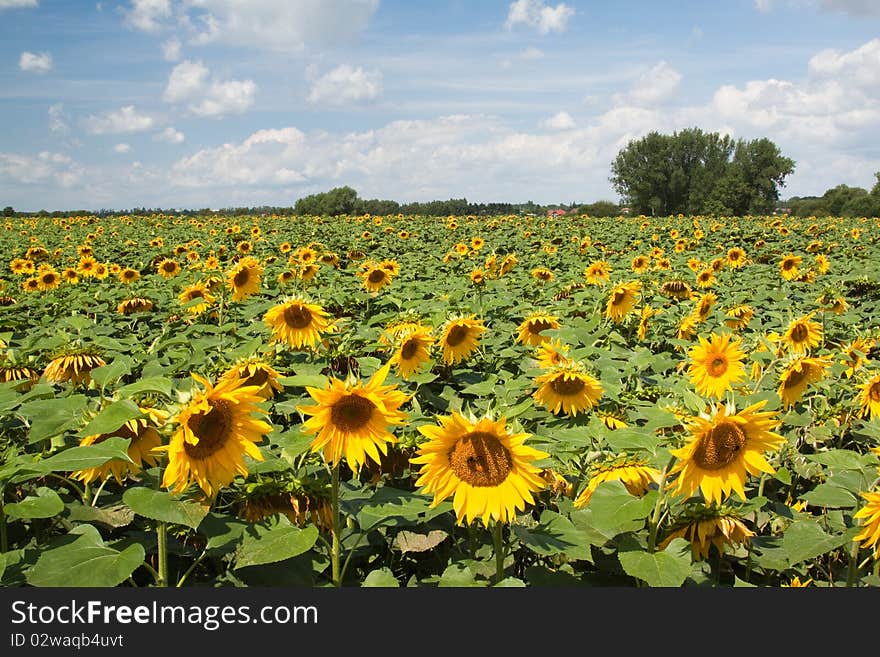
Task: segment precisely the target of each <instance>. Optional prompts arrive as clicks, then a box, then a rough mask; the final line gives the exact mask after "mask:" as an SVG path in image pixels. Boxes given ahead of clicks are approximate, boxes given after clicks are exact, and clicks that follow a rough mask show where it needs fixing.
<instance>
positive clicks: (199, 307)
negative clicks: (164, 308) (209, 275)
mask: <svg viewBox="0 0 880 657" xmlns="http://www.w3.org/2000/svg"><path fill="white" fill-rule="evenodd" d="M197 299H198V300H199V301H198V302H197V301H196V300H197ZM177 300H178V301H179V302H180V305H182V306H185V307H186V311H187V312H188V313H190V314H192V315H201V314H202V313H203V312H205V311H206V310H207V309H208V306H209V305H211V304H212V303H214V295H213V294H211V293H210V292H208V288H207V286H206V285H205V284H204V283H202V282H201V281H196V282H195V283H193V284H192V285H187V286H186V287H185V288H183V290H181V292H180V294H178V295H177Z"/></svg>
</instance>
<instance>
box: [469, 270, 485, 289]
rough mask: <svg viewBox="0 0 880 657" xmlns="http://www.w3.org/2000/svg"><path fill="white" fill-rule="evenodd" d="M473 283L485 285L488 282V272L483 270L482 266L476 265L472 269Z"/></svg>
mask: <svg viewBox="0 0 880 657" xmlns="http://www.w3.org/2000/svg"><path fill="white" fill-rule="evenodd" d="M470 276H471V283H473V284H474V285H485V284H486V273H485V272H484V271H483V269H482V268H481V267H475V268H474V269H473V270H472V271H471V275H470Z"/></svg>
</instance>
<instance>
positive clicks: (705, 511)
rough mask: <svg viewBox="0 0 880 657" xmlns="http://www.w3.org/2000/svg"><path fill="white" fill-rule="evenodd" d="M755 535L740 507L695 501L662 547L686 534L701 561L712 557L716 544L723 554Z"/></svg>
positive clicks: (664, 540)
mask: <svg viewBox="0 0 880 657" xmlns="http://www.w3.org/2000/svg"><path fill="white" fill-rule="evenodd" d="M754 535H755V532H753V531H752V530H750V529H749V528H748V527H747V526H746V524H745V522H744V521H743V519H742V518H740V517H739V516H738V515H737V513H736V511H735V510H734V509H732V508H730V507H728V506H726V505H722V506H696V505H692V506H690V507H688V508H687V510H686V511H685V512H684V513H683V514H682V515H681V516H680V517H679V518H677V519H676V521H675V523H674V524H673V525H672V527H671V528H670V529H669V533H668V534H667V535H666V538H664V539H663V541H662V542H661V543H660V544H659V545H658V549H660V550H665V549H666V546H668V545H669V544H670V543H671V542H672V540H673V539H676V538H683V539H685V540H686V541H688V542H689V543H690V544H691V553H692V554H693V558H694V559H695V560H697V561H701V560H705V559H708V558H709V552H710V550H711V549H712V548H713V547H714V548H715V550H717V551H718V553H719V554H720V555H723V554H724V553H725V551H726V550H728V549H730V548H736V547H739V546H743V545H746V544H747V543H748V542H749V539H750V538H751V537H752V536H754Z"/></svg>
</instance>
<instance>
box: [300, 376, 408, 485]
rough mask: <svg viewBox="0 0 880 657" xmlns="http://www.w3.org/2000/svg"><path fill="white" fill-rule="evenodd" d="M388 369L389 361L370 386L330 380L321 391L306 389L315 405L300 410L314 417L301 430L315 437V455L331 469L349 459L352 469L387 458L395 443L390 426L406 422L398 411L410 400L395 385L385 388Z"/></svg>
mask: <svg viewBox="0 0 880 657" xmlns="http://www.w3.org/2000/svg"><path fill="white" fill-rule="evenodd" d="M390 368H391V362H390V361H389V362H387V363H385V364H384V365H383V366H382V367H380V368H379V369H378V370H376V373H375V374H373V376H372V377H370V380H369V381H367V383H362V382H361V381H355V380H352V379H348V380H346V381H342V380H339V379H336V378H333V377H331V378H329V380H328V382H327V386H326V387H325V388H324V389H323V390H322V389H319V388H313V387H307V388H306V391H307V392H308V393H309V395H311V397H312V399H313V400H315V402H317V403H316V404H314V405H312V406H299V407H297V409H298V410H299V411H300V412H301V413H304V414H305V415H309V416H311V417H309V419H308V420H306V421H305V422H304V423H303V431H305V432H306V433H313V434H315V437H314V438H313V439H312V443H311V450H312V452H321V453H323V455H324V460H325V461H326V462H327V463H328V464H330V465H331V466H333V467H335V466H336V465H337V464H338V463H339V461H340V460H341V459H342V457H343V456H345V461H346V463H347V464H348V467H349V468H351V469H352V470H354V471H357V470H358V469H359V468H360V466H361V465H363V464H364V463H366V461H367V459H370V460H372V461H374V462H375V463H379V461H380V453H381V454H386V453H387V452H388V444H389V443H390V444H394V443H396V442H397V438H396V437H395V436H394V434H393V433H392V432H391V430H390V429H389V426H398V425H401V424H403V423H404V422H406V420H407V414H406V413H405V412H404V411H401V410H400V407H401V406H402V405H403V403H404V402H406V401H407V399H409V397H408V396H407V395H406V393H404V392H402V391H400V390H398V389H397V386H396V384H393V385H383V384H384V383H385V379H386V378H387V377H388V373H389V371H390Z"/></svg>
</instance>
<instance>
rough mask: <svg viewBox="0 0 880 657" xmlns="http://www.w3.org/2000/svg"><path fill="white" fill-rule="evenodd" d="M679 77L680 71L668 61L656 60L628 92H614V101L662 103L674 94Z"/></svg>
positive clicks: (644, 103) (635, 103)
mask: <svg viewBox="0 0 880 657" xmlns="http://www.w3.org/2000/svg"><path fill="white" fill-rule="evenodd" d="M681 78H682V76H681V73H679V72H678V71H676V70H675V69H674V68H672V67H671V66H670V65H669V64H668V63H666V62H663V61H661V62H658V63H657V64H655V65H654V66H652V67H651V68H650V69H648V70H647V71H645V72H644V73H642V74H641V75H639V77H638V78H636V80H635V82H633V84H632V86H631V88H630V90H629V92H627V93H626V94H616V95H615V96H614V99H615V102H617V103H618V104H626V103H631V104H634V105H638V106H640V107H647V106H651V105H654V104H657V103H662V102H664V101H667V100H669V99H670V98H672V97H673V96H674V95H675V92H676V91H677V90H678V86H679V83H680V82H681Z"/></svg>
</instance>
